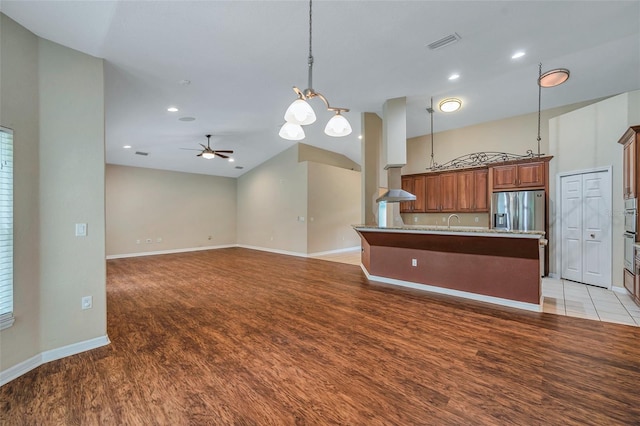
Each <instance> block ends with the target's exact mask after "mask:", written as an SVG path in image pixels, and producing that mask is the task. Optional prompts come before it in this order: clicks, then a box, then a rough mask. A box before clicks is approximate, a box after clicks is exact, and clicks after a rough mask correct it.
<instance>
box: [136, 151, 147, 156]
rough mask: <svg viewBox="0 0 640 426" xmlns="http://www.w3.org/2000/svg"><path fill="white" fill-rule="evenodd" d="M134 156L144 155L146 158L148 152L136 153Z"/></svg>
mask: <svg viewBox="0 0 640 426" xmlns="http://www.w3.org/2000/svg"><path fill="white" fill-rule="evenodd" d="M136 155H144V156H147V155H149V153H148V152H142V151H136Z"/></svg>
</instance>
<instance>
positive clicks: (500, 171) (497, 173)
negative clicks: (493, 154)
mask: <svg viewBox="0 0 640 426" xmlns="http://www.w3.org/2000/svg"><path fill="white" fill-rule="evenodd" d="M517 173H518V171H517V167H516V166H515V165H511V166H496V167H494V168H493V189H511V188H515V187H516V179H517V176H518V175H517Z"/></svg>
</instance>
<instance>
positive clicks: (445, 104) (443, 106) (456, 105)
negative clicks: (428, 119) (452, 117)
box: [438, 98, 462, 112]
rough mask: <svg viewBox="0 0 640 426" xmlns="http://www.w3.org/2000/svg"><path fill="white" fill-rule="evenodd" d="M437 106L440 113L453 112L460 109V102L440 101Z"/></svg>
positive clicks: (452, 100)
mask: <svg viewBox="0 0 640 426" xmlns="http://www.w3.org/2000/svg"><path fill="white" fill-rule="evenodd" d="M438 106H439V107H440V111H442V112H454V111H457V110H459V109H460V107H461V106H462V101H461V100H460V99H457V98H447V99H444V100H442V101H441V102H440V103H439V104H438Z"/></svg>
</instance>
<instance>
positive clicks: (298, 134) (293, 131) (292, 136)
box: [278, 122, 304, 141]
mask: <svg viewBox="0 0 640 426" xmlns="http://www.w3.org/2000/svg"><path fill="white" fill-rule="evenodd" d="M278 134H279V135H280V137H281V138H282V139H287V140H290V141H301V140H302V139H304V130H303V129H302V126H301V125H299V124H295V123H290V122H286V123H284V125H283V126H282V127H281V128H280V132H279V133H278Z"/></svg>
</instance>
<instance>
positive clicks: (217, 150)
mask: <svg viewBox="0 0 640 426" xmlns="http://www.w3.org/2000/svg"><path fill="white" fill-rule="evenodd" d="M214 151H215V152H222V153H224V154H233V151H223V150H219V149H215V150H214Z"/></svg>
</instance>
